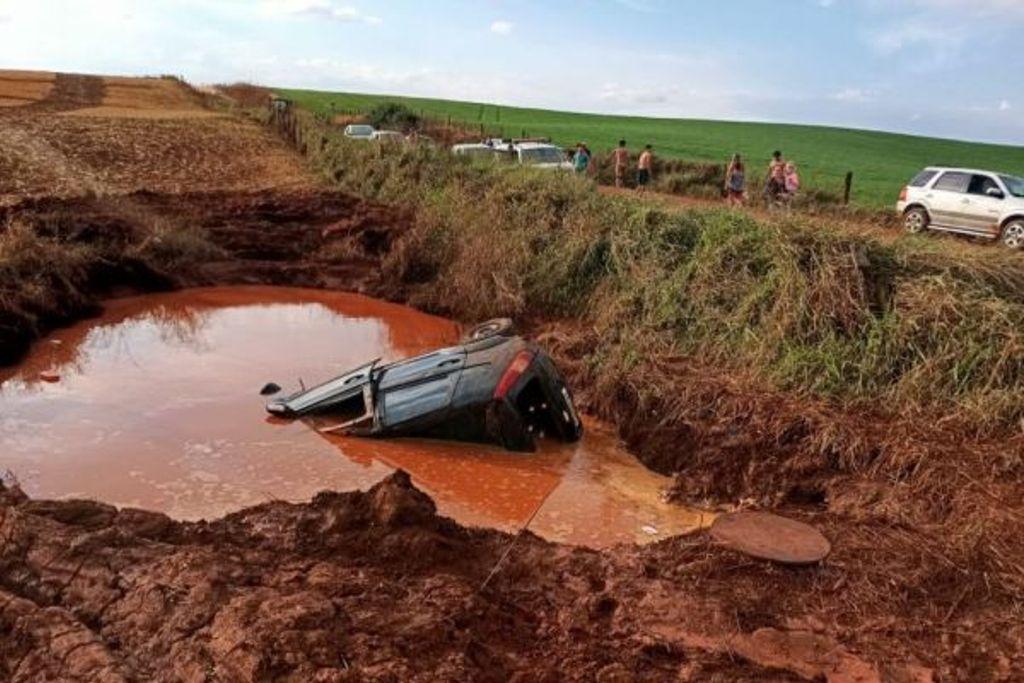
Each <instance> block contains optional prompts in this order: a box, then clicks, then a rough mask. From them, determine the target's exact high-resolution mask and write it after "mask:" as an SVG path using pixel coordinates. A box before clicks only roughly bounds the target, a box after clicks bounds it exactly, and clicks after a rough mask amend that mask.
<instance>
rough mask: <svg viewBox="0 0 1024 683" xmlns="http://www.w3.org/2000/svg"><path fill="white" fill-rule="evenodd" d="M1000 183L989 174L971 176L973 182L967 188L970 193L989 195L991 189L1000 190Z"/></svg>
mask: <svg viewBox="0 0 1024 683" xmlns="http://www.w3.org/2000/svg"><path fill="white" fill-rule="evenodd" d="M998 189H999V184H998V183H996V181H995V179H994V178H992V177H991V176H987V175H974V176H971V184H970V186H968V188H967V193H968V194H979V195H982V196H984V195H987V194H988V191H989V190H998Z"/></svg>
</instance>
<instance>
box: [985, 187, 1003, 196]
mask: <svg viewBox="0 0 1024 683" xmlns="http://www.w3.org/2000/svg"><path fill="white" fill-rule="evenodd" d="M985 194H987V195H988V196H989V197H995V198H996V199H1002V198H1004V197H1005V196H1006V195H1004V194H1003V191H1002V190H1000V189H999V188H998V187H990V188H988V189H987V190H985Z"/></svg>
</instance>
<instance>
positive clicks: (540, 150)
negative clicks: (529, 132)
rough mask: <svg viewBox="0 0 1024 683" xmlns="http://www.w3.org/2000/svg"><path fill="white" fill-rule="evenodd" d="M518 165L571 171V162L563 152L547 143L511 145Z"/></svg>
mask: <svg viewBox="0 0 1024 683" xmlns="http://www.w3.org/2000/svg"><path fill="white" fill-rule="evenodd" d="M513 148H514V149H515V153H516V155H517V157H518V159H519V163H520V164H521V165H523V166H534V167H536V168H549V169H553V170H556V171H571V170H572V169H573V167H572V162H570V161H569V160H568V159H566V157H565V150H563V149H562V148H561V147H558V146H556V145H552V144H550V143H547V142H520V143H518V144H515V145H513Z"/></svg>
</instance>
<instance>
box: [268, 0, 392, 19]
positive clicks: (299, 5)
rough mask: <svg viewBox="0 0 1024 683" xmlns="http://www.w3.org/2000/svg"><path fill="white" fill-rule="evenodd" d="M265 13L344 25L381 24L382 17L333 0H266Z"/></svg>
mask: <svg viewBox="0 0 1024 683" xmlns="http://www.w3.org/2000/svg"><path fill="white" fill-rule="evenodd" d="M263 11H264V12H265V13H266V14H269V15H277V16H282V15H283V16H294V17H303V16H304V17H318V18H321V19H330V20H332V21H340V22H343V23H364V24H379V23H381V19H380V17H375V16H371V15H368V14H363V13H362V12H361V11H360V10H359V9H357V8H355V7H352V6H351V5H338V4H335V3H334V2H332V1H331V0H265V1H264V3H263Z"/></svg>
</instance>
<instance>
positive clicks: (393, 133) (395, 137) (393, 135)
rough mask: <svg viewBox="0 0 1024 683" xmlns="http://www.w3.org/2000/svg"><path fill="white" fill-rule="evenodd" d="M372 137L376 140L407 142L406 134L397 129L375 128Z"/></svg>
mask: <svg viewBox="0 0 1024 683" xmlns="http://www.w3.org/2000/svg"><path fill="white" fill-rule="evenodd" d="M372 139H373V140H375V141H376V142H392V143H401V142H405V136H404V135H402V134H401V133H399V132H398V131H397V130H375V131H373V138H372Z"/></svg>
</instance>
